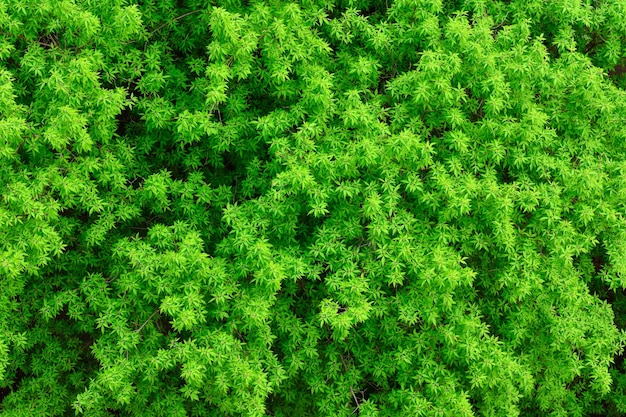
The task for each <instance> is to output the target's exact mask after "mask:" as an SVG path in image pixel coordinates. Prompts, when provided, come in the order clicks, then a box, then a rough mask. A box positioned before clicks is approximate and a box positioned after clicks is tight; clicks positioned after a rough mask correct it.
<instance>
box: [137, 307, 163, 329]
mask: <svg viewBox="0 0 626 417" xmlns="http://www.w3.org/2000/svg"><path fill="white" fill-rule="evenodd" d="M158 312H159V309H158V308H157V309H156V310H154V313H152V315H151V316H150V317H148V320H146V321H144V323H143V324H142V325H141V326H140V327H139V328H138V329H136V330H135V332H137V333H139V332H140V331H141V329H143V328H144V327H145V326H146V324H148V322H149V321H150V320H152V317H154V315H155V314H156V313H158Z"/></svg>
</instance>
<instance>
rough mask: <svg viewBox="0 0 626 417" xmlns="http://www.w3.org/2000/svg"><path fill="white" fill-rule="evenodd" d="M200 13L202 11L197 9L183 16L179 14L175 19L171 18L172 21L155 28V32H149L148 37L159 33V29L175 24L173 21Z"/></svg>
mask: <svg viewBox="0 0 626 417" xmlns="http://www.w3.org/2000/svg"><path fill="white" fill-rule="evenodd" d="M201 11H202V9H198V10H194V11H193V12H187V13H185V14H181V15H180V16H177V17H175V18H173V19H172V20H170V21H169V22H165V23H163V24H162V25H161V26H159V27H158V28H156V29H155V30H153V31H152V32H150V36H152V35H154V34H155V33H157V32H158V31H160V30H161V29H163V28H164V27H165V26H167V25H169V24H170V23H173V22H175V21H177V20H180V19H184V18H185V17H187V16H191V15H192V14H195V13H199V12H201Z"/></svg>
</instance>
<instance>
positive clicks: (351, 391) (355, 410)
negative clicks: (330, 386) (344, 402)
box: [350, 387, 360, 414]
mask: <svg viewBox="0 0 626 417" xmlns="http://www.w3.org/2000/svg"><path fill="white" fill-rule="evenodd" d="M350 393H351V394H352V398H354V403H355V404H356V408H355V409H354V411H353V412H352V414H354V413H356V412H357V411H359V406H360V405H359V400H358V399H357V398H356V395H355V394H354V390H353V389H352V387H350Z"/></svg>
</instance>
